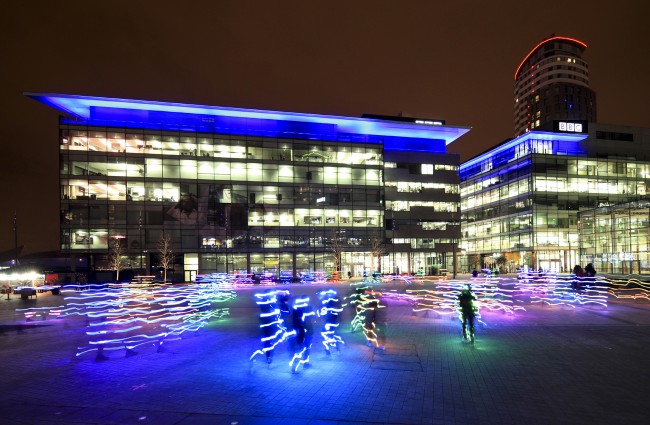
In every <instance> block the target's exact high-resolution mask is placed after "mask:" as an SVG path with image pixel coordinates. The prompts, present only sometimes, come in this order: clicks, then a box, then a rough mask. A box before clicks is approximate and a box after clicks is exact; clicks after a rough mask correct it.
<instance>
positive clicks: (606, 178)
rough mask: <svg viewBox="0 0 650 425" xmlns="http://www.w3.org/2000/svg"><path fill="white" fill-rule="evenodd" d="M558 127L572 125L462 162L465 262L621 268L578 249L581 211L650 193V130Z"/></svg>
mask: <svg viewBox="0 0 650 425" xmlns="http://www.w3.org/2000/svg"><path fill="white" fill-rule="evenodd" d="M578 124H579V127H576V125H578ZM555 127H556V128H564V129H567V128H571V130H564V131H558V132H541V131H532V132H528V133H525V134H524V135H521V136H519V137H517V138H515V139H511V140H507V141H505V142H504V143H502V144H500V145H498V146H495V147H494V148H492V149H490V150H489V151H487V152H485V153H483V154H481V155H478V156H477V157H475V158H473V159H471V160H469V161H466V162H464V163H463V164H461V167H460V178H461V211H462V231H463V239H462V243H461V250H462V251H463V253H464V255H463V260H462V261H463V266H462V267H464V268H467V269H471V268H472V267H474V264H475V263H476V264H477V265H479V266H481V265H485V264H486V263H487V264H492V263H494V262H495V261H496V259H498V258H502V260H503V259H505V260H506V262H507V263H508V264H510V265H512V266H520V265H525V264H527V265H529V266H531V267H535V268H543V269H546V270H556V271H569V270H571V268H572V267H573V266H574V265H576V264H582V265H583V266H584V265H585V262H594V264H598V266H597V267H599V268H600V269H601V270H620V267H619V266H615V265H613V264H612V265H607V264H605V263H606V262H607V261H609V260H608V259H605V260H603V257H602V256H601V257H597V256H596V255H597V254H596V251H594V250H593V249H591V247H587V246H586V245H585V248H584V249H582V250H580V251H579V248H580V246H581V242H580V240H579V236H580V233H579V227H578V224H579V216H578V214H579V212H581V211H585V210H591V209H593V208H597V207H602V206H609V205H615V204H619V203H623V202H627V201H634V200H639V199H642V198H644V197H646V196H647V195H650V129H648V128H637V127H625V126H615V125H605V124H596V123H589V124H588V126H587V125H586V124H582V123H576V122H556V123H555ZM576 128H579V129H580V131H579V132H576ZM585 229H587V228H585ZM586 231H587V230H585V232H586ZM616 237H617V238H619V239H620V238H627V237H628V235H627V234H626V233H620V234H617V236H616ZM625 243H627V242H625ZM634 244H637V242H634ZM617 246H621V245H620V244H617ZM635 246H636V245H635ZM638 249H639V250H641V248H640V247H639V248H638ZM598 252H600V251H598ZM608 258H613V257H608ZM630 267H631V266H630Z"/></svg>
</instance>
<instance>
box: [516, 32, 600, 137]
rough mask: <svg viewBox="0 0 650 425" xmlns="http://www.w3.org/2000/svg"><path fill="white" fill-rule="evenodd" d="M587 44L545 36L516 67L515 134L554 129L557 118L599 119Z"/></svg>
mask: <svg viewBox="0 0 650 425" xmlns="http://www.w3.org/2000/svg"><path fill="white" fill-rule="evenodd" d="M586 48H587V44H586V43H584V42H582V41H580V40H577V39H575V38H570V37H563V36H553V37H550V38H547V39H545V40H542V41H541V42H540V43H539V44H537V46H535V47H534V48H533V49H532V50H531V51H530V53H528V54H527V55H526V57H524V59H523V60H522V61H521V63H520V64H519V66H518V67H517V70H516V71H515V90H514V122H515V134H516V135H521V134H523V133H525V132H527V131H530V130H533V129H536V130H537V129H541V130H551V129H552V125H553V121H555V120H584V121H595V120H596V94H595V93H594V92H593V90H591V89H590V88H589V71H588V65H587V62H585V61H584V60H583V59H582V54H583V53H584V51H585V50H586Z"/></svg>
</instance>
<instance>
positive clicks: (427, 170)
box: [422, 164, 433, 174]
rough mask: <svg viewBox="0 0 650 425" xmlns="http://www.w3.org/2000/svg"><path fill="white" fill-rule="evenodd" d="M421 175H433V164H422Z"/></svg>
mask: <svg viewBox="0 0 650 425" xmlns="http://www.w3.org/2000/svg"><path fill="white" fill-rule="evenodd" d="M422 174H433V164H422Z"/></svg>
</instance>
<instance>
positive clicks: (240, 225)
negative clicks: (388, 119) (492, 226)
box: [39, 98, 467, 280]
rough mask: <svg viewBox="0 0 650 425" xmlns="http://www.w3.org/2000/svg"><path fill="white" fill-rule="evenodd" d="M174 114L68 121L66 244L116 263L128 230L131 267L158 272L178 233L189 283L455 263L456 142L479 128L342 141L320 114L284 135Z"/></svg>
mask: <svg viewBox="0 0 650 425" xmlns="http://www.w3.org/2000/svg"><path fill="white" fill-rule="evenodd" d="M94 99H101V98H94ZM39 100H41V99H39ZM156 105H157V104H155V105H152V106H151V107H152V108H153V109H155V108H156ZM97 108H99V106H98V107H97ZM90 110H91V114H92V111H93V109H92V108H90ZM148 112H150V111H148ZM82 115H83V114H82ZM106 115H107V113H106V111H104V112H103V118H105V117H106ZM149 115H151V114H149ZM129 118H130V119H131V118H132V117H129ZM156 118H157V119H159V118H160V116H156ZM183 119H185V117H183ZM192 119H193V120H197V119H198V118H197V117H194V116H193V117H192ZM171 120H172V121H174V125H169V123H164V122H163V123H153V122H151V121H150V120H149V121H146V122H144V121H143V122H142V123H136V122H133V121H130V120H129V121H121V120H98V119H93V117H92V116H90V117H84V116H81V117H77V118H76V119H70V118H61V121H60V137H59V146H60V189H61V193H60V196H61V230H60V231H61V251H62V252H63V253H66V254H69V255H87V256H89V259H90V264H91V265H92V267H94V268H96V269H102V268H108V263H107V257H108V253H109V249H110V243H111V241H112V240H119V242H120V244H121V245H122V246H123V247H124V248H125V250H126V252H127V257H128V258H125V261H126V262H127V263H128V264H129V266H130V267H131V268H133V269H139V271H140V272H143V273H150V272H151V271H152V269H154V268H155V267H157V265H158V260H157V245H158V243H159V241H160V240H161V238H162V235H163V232H165V233H166V234H168V235H170V236H171V239H172V244H173V250H174V252H175V253H176V254H177V257H178V259H177V262H176V265H175V268H176V270H183V271H184V278H185V279H186V280H192V279H193V278H194V277H195V276H196V274H202V273H210V272H229V273H232V272H246V273H261V272H271V273H274V274H276V275H277V276H279V275H280V272H284V273H287V272H291V274H292V275H293V276H296V275H298V274H299V273H301V272H307V271H310V270H324V271H328V272H331V271H334V270H336V269H337V268H338V269H339V270H341V271H342V273H343V274H344V275H346V274H347V273H348V272H349V273H350V274H351V275H354V276H360V275H362V274H363V272H364V271H370V270H382V271H385V272H386V271H393V270H399V271H403V272H413V273H414V272H416V271H417V270H418V268H424V267H425V266H426V265H429V266H431V268H430V269H429V271H432V266H434V265H440V266H439V267H440V268H443V267H444V266H445V265H447V264H449V267H451V262H452V261H453V255H454V253H455V251H456V248H457V244H458V239H459V236H460V225H459V219H460V213H459V205H460V195H459V189H458V184H459V177H458V165H459V157H458V156H457V155H448V154H446V153H445V152H444V151H445V146H446V143H449V142H450V141H453V140H454V139H455V138H457V137H458V136H459V135H462V134H463V133H464V132H465V131H467V130H462V131H460V132H456V133H457V134H456V133H454V131H451V130H450V132H451V133H452V136H448V137H449V140H447V141H446V143H445V141H444V140H432V141H431V143H430V144H429V151H423V150H421V149H417V146H420V145H421V144H422V133H423V131H421V130H420V129H423V128H424V127H425V126H422V125H415V124H408V125H405V124H403V123H400V124H396V125H395V127H397V126H400V127H402V129H400V131H401V133H400V135H399V137H400V138H401V139H402V140H405V141H406V143H403V142H400V141H399V140H397V141H396V140H395V139H396V138H395V137H392V136H390V135H386V136H384V137H377V136H376V135H373V134H370V135H367V136H366V137H359V135H358V134H356V135H354V137H352V136H346V137H343V136H340V135H339V137H337V138H336V139H337V140H332V139H333V137H331V135H330V134H327V132H323V133H321V132H319V131H315V130H314V129H315V128H316V129H318V126H317V124H318V118H317V116H314V118H312V121H313V122H310V123H309V125H311V126H312V127H305V125H304V124H300V125H299V126H298V127H300V129H301V130H302V131H296V130H292V131H290V132H285V134H284V136H285V137H278V134H273V137H269V136H265V135H260V134H269V132H268V131H265V132H260V131H257V130H258V129H259V126H256V125H255V124H256V123H255V122H253V123H251V122H245V123H243V124H242V123H240V122H237V123H235V124H233V125H231V126H230V127H227V128H224V127H223V126H216V125H213V126H196V125H194V126H181V125H176V124H177V123H176V121H178V117H177V116H173V117H172V118H171ZM354 120H358V119H354ZM367 121H368V125H370V124H371V123H372V120H367ZM263 124H264V125H268V123H266V122H264V123H263ZM281 124H283V122H282V120H277V121H276V123H275V124H274V128H276V129H277V128H279V127H280V125H281ZM294 124H295V123H290V125H294ZM355 125H356V123H355ZM314 126H316V127H314ZM409 127H410V128H411V129H412V131H413V136H414V137H413V138H412V140H413V141H414V142H413V145H414V146H416V148H415V149H413V150H411V149H410V148H409V140H410V138H409V137H408V135H409V132H408V131H407V130H408V129H409ZM208 128H210V129H211V130H212V131H208ZM425 130H428V129H425ZM443 130H444V129H443ZM274 131H275V130H274ZM436 131H437V132H438V133H435V134H439V133H440V131H441V130H439V129H436ZM275 132H276V133H277V131H275ZM398 142H399V143H398ZM441 146H442V147H441ZM423 159H424V160H426V161H427V164H425V165H426V166H422V160H423ZM127 267H128V266H127Z"/></svg>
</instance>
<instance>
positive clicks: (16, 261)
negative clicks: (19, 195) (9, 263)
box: [13, 210, 18, 266]
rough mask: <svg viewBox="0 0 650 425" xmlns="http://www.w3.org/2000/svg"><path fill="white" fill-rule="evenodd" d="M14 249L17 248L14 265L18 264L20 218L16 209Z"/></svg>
mask: <svg viewBox="0 0 650 425" xmlns="http://www.w3.org/2000/svg"><path fill="white" fill-rule="evenodd" d="M13 225H14V250H15V260H14V266H18V219H17V218H16V210H14V220H13Z"/></svg>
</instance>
